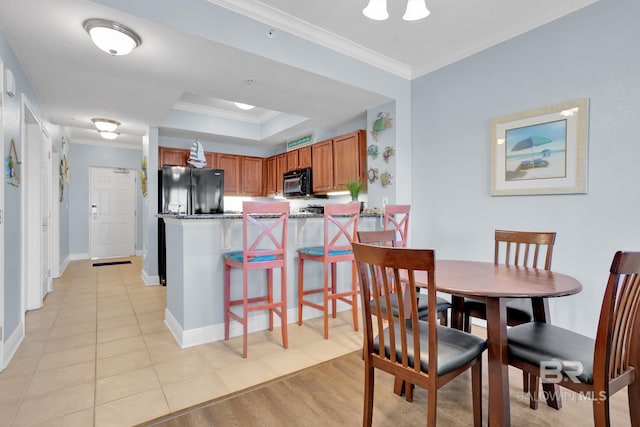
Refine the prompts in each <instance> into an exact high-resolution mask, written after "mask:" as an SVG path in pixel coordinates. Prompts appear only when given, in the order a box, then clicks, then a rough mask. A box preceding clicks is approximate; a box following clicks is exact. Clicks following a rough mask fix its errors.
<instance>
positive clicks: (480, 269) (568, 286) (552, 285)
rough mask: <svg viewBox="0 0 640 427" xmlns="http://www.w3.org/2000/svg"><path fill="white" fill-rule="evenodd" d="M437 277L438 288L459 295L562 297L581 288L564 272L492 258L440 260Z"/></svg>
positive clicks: (437, 264) (437, 266) (437, 262)
mask: <svg viewBox="0 0 640 427" xmlns="http://www.w3.org/2000/svg"><path fill="white" fill-rule="evenodd" d="M435 277H436V288H437V289H438V291H441V292H446V293H449V294H453V295H460V296H479V297H505V298H531V297H560V296H565V295H572V294H576V293H578V292H580V291H581V290H582V285H581V284H580V282H579V281H578V280H576V279H574V278H573V277H571V276H567V275H565V274H560V273H555V272H552V271H546V270H539V269H535V268H526V267H517V266H508V265H495V264H493V263H491V262H478V261H454V260H437V261H436V271H435ZM416 280H418V281H420V280H419V278H418V277H416Z"/></svg>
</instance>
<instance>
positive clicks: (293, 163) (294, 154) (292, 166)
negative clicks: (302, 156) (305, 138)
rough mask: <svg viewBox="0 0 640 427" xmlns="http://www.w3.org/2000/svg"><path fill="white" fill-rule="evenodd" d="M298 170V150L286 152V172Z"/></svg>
mask: <svg viewBox="0 0 640 427" xmlns="http://www.w3.org/2000/svg"><path fill="white" fill-rule="evenodd" d="M296 169H298V150H293V151H287V170H286V171H287V172H289V171H294V170H296Z"/></svg>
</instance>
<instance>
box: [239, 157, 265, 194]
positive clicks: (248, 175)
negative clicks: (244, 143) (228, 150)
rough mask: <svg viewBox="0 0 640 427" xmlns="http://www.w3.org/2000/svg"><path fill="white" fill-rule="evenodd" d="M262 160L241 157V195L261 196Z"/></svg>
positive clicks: (259, 158)
mask: <svg viewBox="0 0 640 427" xmlns="http://www.w3.org/2000/svg"><path fill="white" fill-rule="evenodd" d="M263 162H264V160H263V159H262V158H261V157H248V156H243V157H242V179H241V182H242V194H244V195H245V196H262V194H263V188H262V174H263V172H262V168H263V166H262V165H263Z"/></svg>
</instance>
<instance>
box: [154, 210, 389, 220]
mask: <svg viewBox="0 0 640 427" xmlns="http://www.w3.org/2000/svg"><path fill="white" fill-rule="evenodd" d="M379 216H380V215H378V214H372V213H360V217H362V218H375V217H379ZM323 217H324V215H322V214H319V213H308V212H299V213H292V214H289V218H323ZM158 218H176V219H193V220H198V219H242V213H240V212H229V213H223V214H197V215H185V214H179V215H178V214H158Z"/></svg>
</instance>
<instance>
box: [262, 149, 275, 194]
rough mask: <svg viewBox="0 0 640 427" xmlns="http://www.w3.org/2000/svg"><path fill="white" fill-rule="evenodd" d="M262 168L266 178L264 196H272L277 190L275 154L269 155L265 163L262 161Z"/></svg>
mask: <svg viewBox="0 0 640 427" xmlns="http://www.w3.org/2000/svg"><path fill="white" fill-rule="evenodd" d="M264 168H265V175H266V178H265V179H266V180H267V185H266V188H265V195H266V196H273V195H275V194H276V191H277V187H276V186H277V184H276V156H271V157H269V158H268V159H267V160H266V161H265V163H264Z"/></svg>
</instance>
